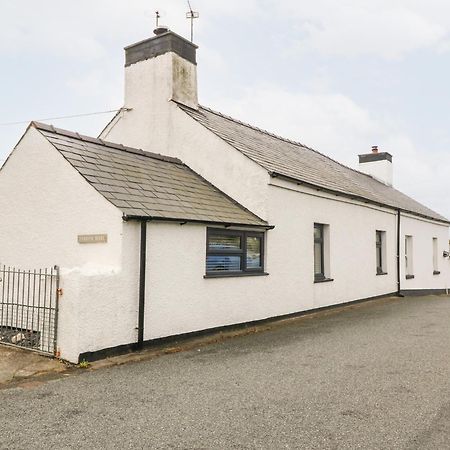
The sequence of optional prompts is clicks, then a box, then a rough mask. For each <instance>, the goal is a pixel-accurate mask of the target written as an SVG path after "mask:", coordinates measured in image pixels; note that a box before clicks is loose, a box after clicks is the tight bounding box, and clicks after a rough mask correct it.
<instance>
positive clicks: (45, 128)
mask: <svg viewBox="0 0 450 450" xmlns="http://www.w3.org/2000/svg"><path fill="white" fill-rule="evenodd" d="M31 125H32V126H34V127H35V128H37V129H38V130H42V131H47V132H51V133H55V134H57V135H61V136H66V137H69V138H72V139H78V140H80V141H82V142H90V143H91V144H98V145H101V146H103V147H110V148H115V149H116V150H121V151H124V152H127V153H133V154H135V155H141V156H145V157H148V158H152V159H157V160H159V161H164V162H169V163H173V164H180V165H184V163H183V161H181V160H180V159H178V158H174V157H172V156H166V155H162V154H160V153H154V152H148V151H145V150H142V149H140V148H133V147H128V146H125V145H123V144H118V143H116V142H109V141H104V140H103V139H100V138H94V137H92V136H87V135H83V134H79V133H76V132H74V131H69V130H65V129H63V128H56V127H54V126H53V125H48V124H45V123H42V122H36V121H33V122H31Z"/></svg>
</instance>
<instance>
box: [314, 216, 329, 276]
mask: <svg viewBox="0 0 450 450" xmlns="http://www.w3.org/2000/svg"><path fill="white" fill-rule="evenodd" d="M328 236H329V226H328V225H324V224H322V223H315V224H314V281H315V282H316V283H319V282H322V281H333V280H332V279H331V278H329V273H330V268H329V267H330V261H329V253H330V252H329V245H328V243H329V238H328Z"/></svg>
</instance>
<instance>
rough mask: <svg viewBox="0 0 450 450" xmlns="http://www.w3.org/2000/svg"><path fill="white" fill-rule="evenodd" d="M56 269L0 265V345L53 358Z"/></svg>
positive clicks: (57, 284) (54, 349) (56, 306)
mask: <svg viewBox="0 0 450 450" xmlns="http://www.w3.org/2000/svg"><path fill="white" fill-rule="evenodd" d="M59 292H60V291H59V268H58V267H57V266H55V267H52V268H50V269H38V270H20V269H17V268H14V267H7V266H5V265H1V264H0V343H3V344H9V345H15V346H17V347H23V348H28V349H31V350H37V351H40V352H43V353H48V354H52V355H56V351H57V348H56V337H57V331H58V330H57V326H58V301H59Z"/></svg>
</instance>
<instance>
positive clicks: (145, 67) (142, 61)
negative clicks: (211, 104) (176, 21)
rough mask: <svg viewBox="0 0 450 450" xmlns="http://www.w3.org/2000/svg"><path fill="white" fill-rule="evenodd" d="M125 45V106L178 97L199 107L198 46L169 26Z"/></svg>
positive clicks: (195, 107)
mask: <svg viewBox="0 0 450 450" xmlns="http://www.w3.org/2000/svg"><path fill="white" fill-rule="evenodd" d="M154 33H155V36H154V37H152V38H150V39H146V40H145V41H141V42H138V43H136V44H133V45H130V46H128V47H126V48H125V106H126V107H127V108H133V109H134V108H139V107H140V106H142V107H145V106H146V105H145V104H144V103H147V104H148V103H150V102H151V103H153V106H156V104H157V103H161V102H167V101H169V100H174V101H176V102H179V103H182V104H184V105H186V106H189V107H191V108H194V109H197V108H198V97H197V61H196V53H197V48H198V47H197V46H196V45H195V44H193V43H192V42H189V41H188V40H187V39H184V38H183V37H181V36H179V35H178V34H176V33H173V32H172V31H169V30H168V28H166V27H158V28H157V29H156V30H155V31H154Z"/></svg>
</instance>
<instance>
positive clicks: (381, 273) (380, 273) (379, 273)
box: [377, 272, 388, 276]
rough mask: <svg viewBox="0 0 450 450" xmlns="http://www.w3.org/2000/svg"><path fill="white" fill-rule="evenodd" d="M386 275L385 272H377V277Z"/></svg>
mask: <svg viewBox="0 0 450 450" xmlns="http://www.w3.org/2000/svg"><path fill="white" fill-rule="evenodd" d="M387 274H388V273H387V272H377V276H378V275H387Z"/></svg>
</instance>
